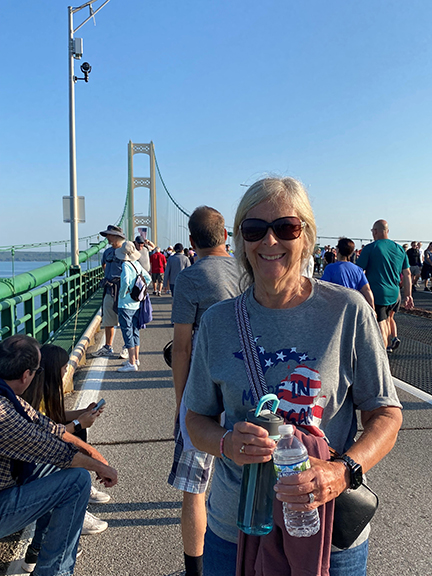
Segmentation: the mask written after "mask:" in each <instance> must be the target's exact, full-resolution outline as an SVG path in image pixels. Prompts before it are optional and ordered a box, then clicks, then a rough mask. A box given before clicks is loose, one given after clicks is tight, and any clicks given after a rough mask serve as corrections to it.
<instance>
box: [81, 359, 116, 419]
mask: <svg viewBox="0 0 432 576" xmlns="http://www.w3.org/2000/svg"><path fill="white" fill-rule="evenodd" d="M108 360H109V359H108V358H104V357H101V358H94V359H93V361H92V363H91V366H90V370H89V371H88V374H87V377H86V379H85V381H84V384H83V387H82V388H81V391H80V394H79V396H78V398H77V401H76V403H75V407H74V410H81V409H82V408H87V406H88V405H89V404H91V403H92V402H97V401H98V396H99V391H100V389H101V386H102V382H103V378H104V375H105V370H106V368H107V366H108Z"/></svg>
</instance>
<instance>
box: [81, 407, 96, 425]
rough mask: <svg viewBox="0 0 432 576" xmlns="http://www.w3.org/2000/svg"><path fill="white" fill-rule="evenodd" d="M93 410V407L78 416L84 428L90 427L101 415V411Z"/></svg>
mask: <svg viewBox="0 0 432 576" xmlns="http://www.w3.org/2000/svg"><path fill="white" fill-rule="evenodd" d="M92 410H93V408H92V409H91V410H89V411H88V412H83V413H82V414H81V416H79V417H78V421H79V423H80V424H81V426H82V427H83V428H90V426H92V425H93V422H94V421H95V420H96V418H97V417H98V416H99V411H97V412H93V411H92Z"/></svg>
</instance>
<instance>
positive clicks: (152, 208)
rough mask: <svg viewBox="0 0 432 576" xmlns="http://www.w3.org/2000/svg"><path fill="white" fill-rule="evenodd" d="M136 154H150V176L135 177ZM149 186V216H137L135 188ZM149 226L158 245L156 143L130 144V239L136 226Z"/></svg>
mask: <svg viewBox="0 0 432 576" xmlns="http://www.w3.org/2000/svg"><path fill="white" fill-rule="evenodd" d="M134 154H148V156H149V159H150V178H143V177H135V176H134V171H133V158H134ZM140 187H141V188H148V189H149V190H150V204H149V212H150V213H149V215H148V216H136V215H135V209H134V204H135V203H134V194H135V188H140ZM137 226H147V227H148V228H150V231H151V232H150V234H149V237H150V240H151V241H152V242H153V243H154V244H156V245H157V210H156V174H155V152H154V144H153V142H150V144H134V143H133V142H131V141H130V140H129V144H128V204H127V230H126V235H127V237H128V238H129V240H134V237H135V228H136V227H137Z"/></svg>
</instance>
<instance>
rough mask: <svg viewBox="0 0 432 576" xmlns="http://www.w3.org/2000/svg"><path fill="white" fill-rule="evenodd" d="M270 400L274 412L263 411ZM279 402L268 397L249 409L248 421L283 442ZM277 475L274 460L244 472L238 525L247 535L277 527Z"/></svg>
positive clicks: (267, 531)
mask: <svg viewBox="0 0 432 576" xmlns="http://www.w3.org/2000/svg"><path fill="white" fill-rule="evenodd" d="M267 401H273V405H272V409H271V410H267V409H266V410H263V409H262V408H263V406H264V404H265V403H266V402H267ZM278 406H279V400H278V398H277V396H275V395H274V394H266V395H265V396H263V397H262V398H261V400H260V402H259V404H258V407H257V409H256V410H254V409H252V410H249V412H248V414H247V418H246V421H247V422H252V424H256V425H257V426H262V427H263V428H265V429H266V430H267V431H268V433H269V437H270V438H273V440H276V441H277V440H279V438H280V436H279V431H278V429H279V426H280V425H281V424H282V423H283V418H282V417H281V416H279V415H277V414H275V412H276V410H277V407H278ZM276 480H277V476H276V471H275V467H274V463H273V461H272V460H270V461H269V462H262V463H260V464H245V465H244V466H243V471H242V483H241V490H240V501H239V508H238V516H237V526H238V527H239V528H240V530H243V532H245V533H246V534H252V535H253V536H264V534H268V533H269V532H271V531H272V528H273V500H274V496H275V492H274V490H273V487H274V485H275V483H276Z"/></svg>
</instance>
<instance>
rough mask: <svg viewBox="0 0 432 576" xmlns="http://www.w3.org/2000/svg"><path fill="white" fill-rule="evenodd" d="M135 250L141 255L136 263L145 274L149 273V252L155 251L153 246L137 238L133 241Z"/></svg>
mask: <svg viewBox="0 0 432 576" xmlns="http://www.w3.org/2000/svg"><path fill="white" fill-rule="evenodd" d="M134 244H135V248H136V249H137V250H138V252H140V253H141V256H140V258H139V260H138V262H139V263H140V264H141V266H142V267H143V268H144V270H145V271H146V272H150V254H149V253H150V251H151V250H154V249H155V245H154V244H153V242H151V240H148V239H147V238H143V237H142V236H137V237H136V238H135V240H134Z"/></svg>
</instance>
